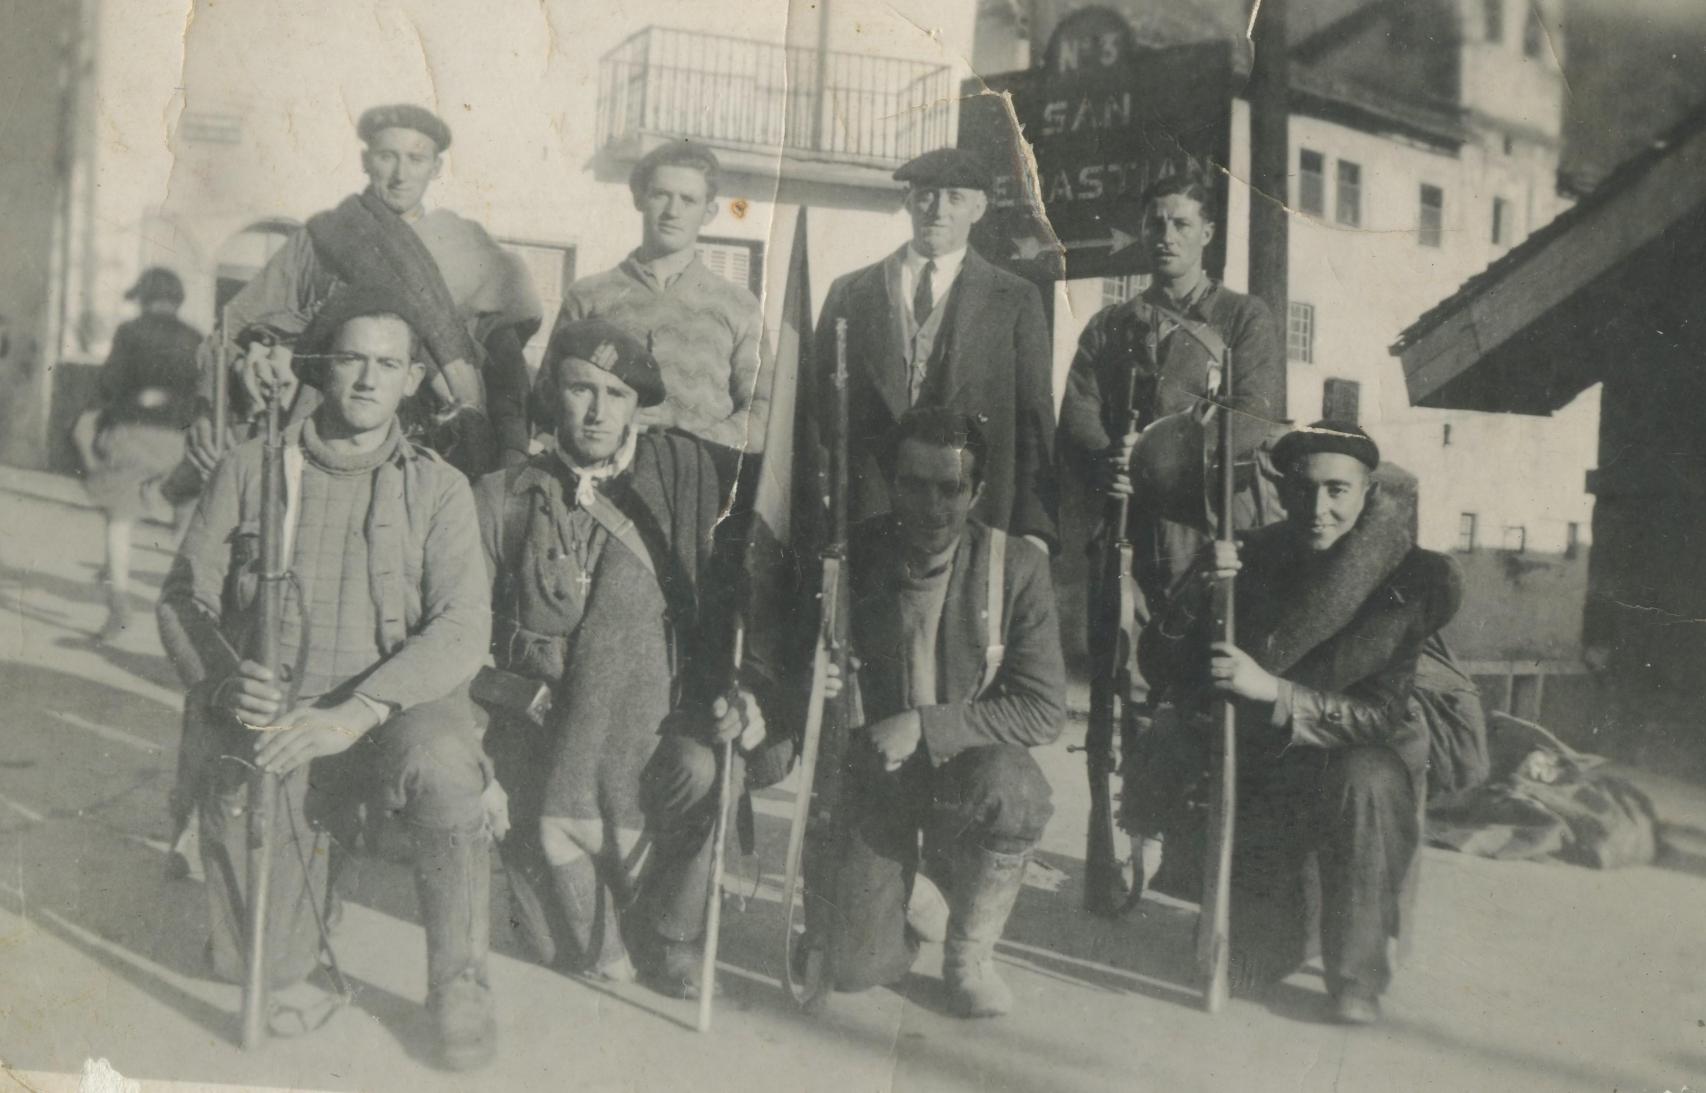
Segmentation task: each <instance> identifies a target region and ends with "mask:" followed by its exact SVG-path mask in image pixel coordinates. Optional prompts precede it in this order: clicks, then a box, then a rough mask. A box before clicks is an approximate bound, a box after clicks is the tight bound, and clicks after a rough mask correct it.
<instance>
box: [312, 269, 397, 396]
mask: <svg viewBox="0 0 1706 1093" xmlns="http://www.w3.org/2000/svg"><path fill="white" fill-rule="evenodd" d="M369 315H395V316H397V317H398V318H399V319H402V320H403V321H404V322H405V323H407V324H408V325H409V329H410V330H411V331H416V332H418V331H419V330H420V324H419V323H418V322H417V320H416V315H415V305H414V303H413V302H412V301H411V300H410V299H409V298H408V297H407V296H405V295H404V294H403V293H401V292H398V291H396V290H395V289H389V288H385V287H383V286H381V285H376V284H346V285H343V286H341V287H340V288H338V289H337V290H336V291H335V292H333V293H332V295H331V296H330V297H328V298H327V300H326V302H325V304H324V305H322V306H321V308H320V310H319V311H318V312H316V313H315V315H314V318H313V319H312V320H310V321H309V323H308V326H307V328H306V329H304V330H303V331H302V334H301V336H300V337H298V338H297V339H296V344H295V346H294V347H293V349H294V353H293V355H292V364H293V366H294V367H295V369H296V374H297V375H298V376H300V377H301V378H302V382H303V383H306V384H309V385H311V386H314V387H318V386H320V384H321V382H322V380H323V379H324V367H323V366H324V364H325V361H324V360H323V359H321V358H323V357H324V356H325V355H326V354H328V353H330V352H331V351H332V345H333V343H334V342H335V341H337V337H338V331H340V330H342V329H343V328H344V324H345V323H347V322H349V321H350V320H351V319H361V318H365V317H366V316H369ZM415 357H416V359H419V352H418V348H417V352H416V353H415Z"/></svg>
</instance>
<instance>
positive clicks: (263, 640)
mask: <svg viewBox="0 0 1706 1093" xmlns="http://www.w3.org/2000/svg"><path fill="white" fill-rule="evenodd" d="M262 336H263V337H268V336H270V335H262ZM221 372H223V368H221ZM281 417H282V410H281V408H280V406H279V402H278V399H277V398H276V397H274V398H269V399H268V400H267V412H266V418H267V431H266V445H265V447H264V448H263V449H262V453H263V454H262V462H261V573H260V590H259V607H260V610H259V613H258V616H257V618H256V625H255V646H254V658H255V660H256V662H258V663H259V664H260V665H261V666H263V667H265V668H266V669H268V670H269V671H271V672H272V674H273V679H274V680H275V681H278V682H279V683H280V684H281V685H283V686H285V687H287V688H288V684H286V683H284V675H285V673H284V658H283V654H282V650H281V642H280V636H281V634H282V630H283V624H284V591H285V583H286V581H287V580H288V579H289V574H288V572H287V570H286V566H287V562H286V560H285V557H284V509H285V494H284V438H283V430H282V421H281ZM287 712H289V711H288V710H287V709H281V710H280V711H279V715H280V716H281V717H282V716H283V715H284V714H285V713H287ZM260 742H261V736H260V734H259V733H258V732H257V733H256V734H255V739H254V744H255V745H256V747H257V749H258V747H259V745H260ZM278 781H279V780H278V778H277V776H275V775H272V774H269V773H267V772H266V771H264V770H261V769H260V768H259V767H254V768H253V769H252V770H251V771H250V774H249V808H248V823H249V828H248V862H247V875H248V878H249V892H248V900H249V902H248V907H247V911H248V920H249V922H248V925H249V931H248V952H247V953H246V954H245V960H244V969H243V1047H244V1048H245V1049H250V1050H252V1049H254V1048H255V1047H257V1046H259V1045H260V1043H261V1042H262V1040H264V1039H265V1037H266V1031H267V1012H268V1009H269V1001H270V999H269V995H270V993H271V992H270V984H269V982H268V977H267V960H266V937H267V903H268V900H269V898H270V896H271V891H270V890H271V887H272V869H273V867H272V857H273V842H274V839H273V828H274V826H275V814H276V813H277V811H278Z"/></svg>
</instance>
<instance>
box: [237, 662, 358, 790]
mask: <svg viewBox="0 0 1706 1093" xmlns="http://www.w3.org/2000/svg"><path fill="white" fill-rule="evenodd" d="M284 697H285V696H284V692H283V691H282V690H280V689H279V688H278V686H277V682H276V680H275V679H274V677H273V673H272V672H271V671H270V670H268V669H267V668H266V667H265V666H264V665H261V664H257V663H256V662H254V661H252V660H245V661H243V662H242V663H241V664H239V665H238V666H237V670H236V671H234V672H232V673H231V674H230V675H229V676H227V677H226V678H225V679H224V680H222V681H221V682H220V683H219V685H218V686H217V687H215V688H214V689H213V695H212V699H211V705H212V706H213V707H214V708H215V709H221V710H225V711H227V712H228V713H231V714H232V715H234V716H235V717H236V718H237V719H238V720H239V721H241V722H243V724H244V725H246V726H248V727H249V728H250V729H252V730H254V731H256V732H262V733H266V734H267V736H266V739H265V740H263V741H262V742H261V746H260V747H259V748H257V749H256V751H255V765H256V766H257V767H259V768H261V769H262V770H264V771H266V772H267V773H269V774H288V773H290V772H291V771H293V770H295V769H296V768H297V767H299V766H301V765H302V764H303V763H307V762H310V761H312V760H315V759H321V758H324V757H326V756H328V755H337V754H339V753H340V752H343V751H347V750H348V749H349V747H350V746H351V745H352V744H354V743H355V742H356V741H357V740H360V739H361V738H362V737H363V736H364V735H366V734H367V733H368V732H369V731H370V730H371V729H373V728H374V727H375V726H376V725H378V724H379V722H380V716H379V713H378V711H377V710H376V709H374V707H372V706H370V705H368V704H367V703H366V702H363V701H362V700H361V699H359V698H354V697H351V698H348V699H345V700H344V701H343V702H340V703H338V704H337V705H335V706H298V707H297V708H296V709H294V710H291V711H290V712H289V713H283V715H282V716H280V715H281V713H282V711H283V709H284Z"/></svg>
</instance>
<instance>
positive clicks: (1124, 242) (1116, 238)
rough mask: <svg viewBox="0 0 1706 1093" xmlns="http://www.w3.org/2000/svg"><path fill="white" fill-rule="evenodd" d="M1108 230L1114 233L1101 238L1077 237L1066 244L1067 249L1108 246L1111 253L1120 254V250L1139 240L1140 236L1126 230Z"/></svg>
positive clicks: (1090, 248)
mask: <svg viewBox="0 0 1706 1093" xmlns="http://www.w3.org/2000/svg"><path fill="white" fill-rule="evenodd" d="M1108 230H1109V231H1110V232H1111V233H1112V234H1111V235H1109V236H1104V237H1102V238H1100V239H1075V240H1073V241H1072V242H1070V243H1067V244H1066V249H1067V250H1069V251H1075V250H1101V249H1103V248H1107V250H1108V253H1109V254H1118V253H1119V252H1120V251H1122V250H1125V249H1126V248H1127V247H1130V246H1132V245H1134V244H1136V243H1137V242H1138V238H1139V237H1138V236H1135V235H1129V234H1127V233H1126V232H1123V231H1120V230H1119V229H1118V228H1109V229H1108Z"/></svg>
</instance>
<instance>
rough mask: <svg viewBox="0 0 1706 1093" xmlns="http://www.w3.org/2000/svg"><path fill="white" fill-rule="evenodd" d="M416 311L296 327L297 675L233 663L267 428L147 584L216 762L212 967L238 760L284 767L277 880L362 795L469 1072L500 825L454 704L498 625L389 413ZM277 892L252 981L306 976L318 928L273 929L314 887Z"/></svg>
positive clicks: (246, 446) (479, 568)
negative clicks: (308, 408) (386, 831)
mask: <svg viewBox="0 0 1706 1093" xmlns="http://www.w3.org/2000/svg"><path fill="white" fill-rule="evenodd" d="M412 307H413V303H412V301H411V300H410V299H408V298H407V297H406V296H403V295H401V294H397V293H392V292H389V291H387V290H386V289H384V288H381V287H373V286H358V287H354V288H351V289H350V290H348V291H346V292H341V293H339V294H338V295H337V296H336V297H335V298H334V299H332V300H331V301H330V302H328V304H327V305H326V307H325V308H323V309H321V310H320V312H319V313H317V314H316V315H315V317H314V321H313V323H312V324H310V326H309V328H308V330H307V331H306V332H305V334H304V336H303V339H302V344H301V346H300V350H301V354H302V358H303V362H302V363H305V364H306V366H307V367H305V369H304V377H303V378H304V382H306V383H312V384H314V385H315V386H316V388H317V389H318V391H319V393H320V395H321V397H320V399H319V400H318V405H317V408H316V409H315V411H314V413H313V414H312V415H311V416H309V417H307V418H305V419H303V420H302V421H300V422H297V423H295V424H293V425H291V426H290V427H289V428H287V429H286V430H285V431H284V437H283V442H284V445H285V453H284V467H285V472H284V473H285V477H286V486H285V491H286V496H287V497H288V498H289V503H288V505H287V508H286V512H285V546H284V550H285V558H284V561H285V564H286V565H287V566H288V573H289V580H288V582H287V583H288V588H289V591H287V592H286V593H285V594H284V595H283V600H284V618H283V619H282V622H281V626H280V634H279V635H278V636H279V643H280V649H281V657H282V659H283V662H284V664H286V665H287V666H290V670H289V671H288V672H287V673H286V675H285V676H284V677H282V678H277V677H274V675H273V674H272V673H271V672H270V671H268V669H267V668H266V667H265V666H264V665H261V664H258V663H256V662H255V661H253V660H250V659H247V657H246V656H245V655H244V654H245V653H247V652H248V649H247V648H246V646H247V645H248V643H249V642H250V641H251V640H252V627H253V621H254V612H255V610H256V603H255V599H256V596H257V592H258V588H259V580H258V577H259V575H258V573H257V569H258V566H259V543H258V542H257V539H258V530H259V528H260V527H261V517H262V513H261V493H262V487H261V479H262V459H263V450H262V445H263V441H262V440H260V439H255V440H249V441H246V442H244V443H243V444H240V445H238V446H237V447H236V448H235V449H234V450H232V452H231V453H230V454H229V455H228V456H227V457H226V458H225V459H224V460H222V461H221V462H220V464H219V466H218V468H217V469H216V471H215V472H214V476H213V480H212V481H211V482H209V483H208V486H207V488H206V490H205V491H203V493H202V498H201V502H200V504H199V506H198V507H197V509H196V513H195V516H194V517H193V518H192V519H191V521H190V526H189V531H188V533H187V534H186V535H185V536H184V543H183V546H182V548H181V549H180V550H179V551H178V556H177V559H176V560H175V561H174V562H173V564H172V569H171V572H170V574H169V575H168V576H167V579H166V583H165V586H164V588H163V589H162V590H161V595H160V608H159V621H160V637H161V642H162V644H164V645H165V647H166V651H167V652H168V654H170V656H171V657H172V661H173V663H174V664H175V665H176V666H177V668H178V672H179V674H180V675H181V676H182V677H183V680H184V682H185V683H186V684H187V685H188V687H189V689H190V693H189V699H188V702H189V704H190V705H191V706H192V707H194V708H195V709H196V710H197V711H198V713H199V716H200V717H201V718H202V721H203V724H204V725H205V726H207V731H208V732H209V733H211V734H212V739H211V745H212V746H211V748H210V749H209V751H210V754H211V755H212V756H213V757H214V758H213V759H212V760H211V761H209V762H208V763H207V764H206V765H205V766H204V768H203V769H202V770H201V771H199V772H198V773H199V775H200V781H201V790H202V793H203V796H202V802H201V810H200V811H201V819H202V837H201V846H202V853H203V860H204V863H205V867H206V872H207V878H208V881H207V886H206V887H207V893H208V900H209V909H210V920H211V923H212V927H211V936H210V941H209V945H208V954H209V958H210V961H211V963H212V965H213V968H214V970H215V971H216V972H217V973H218V974H219V975H221V976H222V977H225V978H231V979H235V980H238V981H241V979H242V976H243V953H244V939H243V937H242V934H243V929H242V927H241V926H239V925H238V923H240V922H242V921H243V915H242V912H241V906H242V895H243V893H242V892H239V891H237V890H236V888H235V882H234V874H233V869H234V868H240V866H237V867H234V866H233V864H232V863H233V862H241V861H242V860H243V853H244V851H243V847H244V846H245V845H246V834H245V829H246V826H247V821H246V819H244V816H245V807H244V806H245V802H246V800H247V789H246V787H247V783H248V771H249V768H250V766H251V763H250V760H251V758H252V760H253V764H256V765H259V766H260V767H261V768H262V769H264V770H266V771H269V772H271V773H273V774H277V775H279V776H281V778H282V779H283V781H282V784H281V786H280V791H279V797H280V799H281V801H282V802H283V803H282V805H281V810H280V814H279V818H278V820H277V822H276V824H275V827H274V837H275V839H277V840H278V843H277V846H276V848H275V851H274V855H273V860H274V863H275V866H277V869H276V870H275V873H274V876H275V877H279V876H290V875H292V871H293V870H294V869H295V866H296V863H297V862H302V863H303V864H302V866H301V869H302V871H303V872H304V873H306V874H307V876H308V877H309V878H312V877H313V876H314V874H315V873H316V872H319V873H321V874H322V875H323V874H324V872H325V860H326V857H327V854H326V853H325V848H323V847H319V846H314V845H311V844H310V842H309V841H310V840H312V839H313V838H314V837H315V836H314V832H315V831H320V830H331V831H332V832H333V833H334V834H336V835H337V836H339V837H340V838H343V837H349V836H350V835H351V832H350V831H349V830H348V826H349V818H350V815H351V813H352V812H353V811H354V810H356V809H358V808H359V807H361V806H362V805H363V804H365V805H367V807H368V808H369V809H370V810H371V814H372V815H374V816H376V817H384V818H386V819H387V820H389V821H393V822H395V823H396V830H398V831H400V832H402V833H404V834H405V838H406V841H407V846H408V848H409V852H410V858H411V861H412V864H413V866H414V873H415V888H416V892H417V894H418V898H419V901H420V913H421V920H422V924H423V925H424V927H425V933H426V978H427V991H426V996H427V1009H428V1011H429V1013H430V1014H431V1018H432V1022H433V1029H434V1032H435V1036H434V1047H435V1050H436V1055H437V1059H438V1061H439V1062H440V1063H441V1064H442V1065H443V1066H445V1067H446V1068H449V1069H453V1070H465V1069H469V1068H472V1067H476V1066H480V1065H483V1064H485V1063H487V1062H489V1061H490V1060H491V1059H492V1058H493V1056H494V1055H495V1054H496V1050H497V1026H496V1023H495V1021H494V1019H493V1016H492V1000H491V989H490V987H489V985H488V978H487V968H486V963H487V961H486V958H487V950H488V947H489V943H490V933H491V924H490V909H491V897H490V891H489V889H490V884H491V865H490V860H489V854H490V846H491V840H492V836H493V835H494V834H498V835H501V834H502V832H503V830H504V829H505V828H506V827H507V824H508V819H507V810H506V809H505V808H504V807H503V804H502V799H501V795H500V793H499V791H497V790H496V783H495V782H494V781H493V780H492V778H491V777H490V776H489V771H490V764H489V762H488V761H487V759H486V757H485V755H484V753H483V752H482V751H481V748H480V737H479V732H478V730H477V728H476V719H475V711H474V707H473V705H472V703H471V702H470V699H469V683H470V680H471V679H472V678H473V676H474V674H475V672H476V670H477V669H478V668H479V667H480V664H481V661H482V660H484V659H485V656H486V651H487V647H488V645H489V638H490V634H491V600H490V597H489V594H488V589H487V584H486V580H485V568H484V566H483V565H482V564H481V559H480V534H479V525H478V523H477V522H476V519H475V515H474V498H473V493H472V491H471V488H470V487H469V484H468V480H467V479H466V478H465V477H463V476H462V475H461V474H460V473H458V472H457V471H456V470H455V469H453V468H452V467H451V466H450V465H449V464H448V463H446V462H445V461H444V460H443V459H442V458H440V457H439V456H438V455H436V454H435V453H433V452H431V451H430V450H428V449H426V448H421V447H417V446H416V445H414V444H412V443H411V442H410V441H408V440H407V439H406V438H404V436H403V431H402V426H401V424H400V422H399V421H398V419H397V408H398V406H399V405H400V404H401V403H402V401H403V400H404V399H405V398H406V397H407V396H409V395H410V394H412V393H414V391H415V390H416V389H417V388H418V387H419V386H420V384H421V383H422V382H423V381H424V379H425V377H426V372H427V367H426V364H425V363H424V362H423V361H422V360H421V356H422V354H423V353H424V352H425V348H424V346H423V345H422V344H421V342H420V340H419V339H418V338H417V336H416V334H415V327H414V323H415V321H416V320H415V318H414V317H413V316H412V314H411V312H412ZM263 730H264V731H263ZM310 790H311V791H310ZM286 817H290V818H293V819H294V818H300V821H301V826H300V827H297V826H294V825H293V823H292V822H287V820H286ZM340 820H341V821H343V826H340V824H339V822H338V821H340ZM293 844H294V845H293ZM234 848H235V849H234ZM296 875H297V876H300V875H301V874H296ZM328 886H329V885H328ZM271 894H272V897H273V899H274V903H273V904H272V905H271V906H270V907H269V909H268V914H269V916H270V917H271V918H272V920H273V922H274V923H275V924H277V925H276V927H273V928H269V931H268V933H269V937H272V938H274V939H275V940H274V941H269V943H268V959H269V965H270V966H269V967H268V969H267V974H268V975H269V976H270V977H271V978H272V979H273V983H274V986H275V987H278V988H280V989H284V988H287V987H292V986H294V985H295V984H297V983H300V982H302V981H303V980H305V979H306V977H307V976H308V975H309V974H310V973H311V972H312V971H313V970H314V969H315V967H316V966H317V963H318V961H317V959H316V958H317V956H318V952H319V946H318V944H316V943H315V942H316V941H317V939H316V937H315V927H314V925H313V924H312V922H310V923H309V924H308V925H307V928H306V930H291V929H289V928H288V927H289V925H290V923H291V922H292V921H294V922H296V923H301V921H302V918H303V917H304V916H303V907H304V904H307V903H309V902H311V901H313V902H320V901H323V900H324V899H325V898H326V896H327V892H326V891H325V888H324V887H322V888H321V889H320V890H319V891H315V890H313V887H312V885H309V887H308V889H307V890H304V889H303V888H302V887H299V886H296V885H291V884H274V886H273V887H272V889H271ZM305 938H306V940H305Z"/></svg>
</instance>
